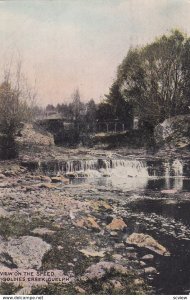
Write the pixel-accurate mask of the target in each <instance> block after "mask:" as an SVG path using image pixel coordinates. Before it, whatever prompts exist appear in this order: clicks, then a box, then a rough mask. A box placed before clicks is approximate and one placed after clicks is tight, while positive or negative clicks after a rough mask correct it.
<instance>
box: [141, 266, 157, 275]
mask: <svg viewBox="0 0 190 300" xmlns="http://www.w3.org/2000/svg"><path fill="white" fill-rule="evenodd" d="M144 272H145V274H157V270H156V269H155V268H153V267H148V268H145V269H144Z"/></svg>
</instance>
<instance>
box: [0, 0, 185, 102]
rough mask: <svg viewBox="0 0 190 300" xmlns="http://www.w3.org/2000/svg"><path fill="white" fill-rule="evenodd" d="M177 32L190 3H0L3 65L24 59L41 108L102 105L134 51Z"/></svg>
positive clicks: (175, 0)
mask: <svg viewBox="0 0 190 300" xmlns="http://www.w3.org/2000/svg"><path fill="white" fill-rule="evenodd" d="M172 28H179V29H181V30H183V31H185V32H186V33H187V34H189V35H190V0H20V1H19V0H12V1H11V0H6V1H2V0H0V66H1V68H2V66H3V64H4V63H5V62H7V61H8V60H10V59H11V57H14V59H15V60H16V59H17V57H18V56H21V58H22V61H23V69H24V72H25V74H26V76H27V78H28V80H29V82H30V83H31V84H33V83H34V81H35V80H36V85H37V90H38V98H39V101H40V103H41V104H43V105H44V104H47V103H52V104H56V103H58V102H65V101H68V99H69V98H70V95H71V94H72V92H73V90H74V89H76V88H79V90H80V93H81V96H82V99H83V100H85V101H87V100H89V99H90V98H94V100H95V101H97V102H98V101H100V99H101V98H102V97H103V96H104V94H105V93H107V92H108V90H109V86H110V85H111V83H112V82H113V80H114V78H115V75H116V69H117V66H118V65H119V64H120V63H121V61H122V59H123V58H124V56H125V55H126V54H127V51H128V49H129V47H130V46H135V45H142V44H145V43H147V42H149V41H152V40H153V39H154V37H155V36H158V35H160V34H162V33H167V32H169V31H170V30H171V29H172Z"/></svg>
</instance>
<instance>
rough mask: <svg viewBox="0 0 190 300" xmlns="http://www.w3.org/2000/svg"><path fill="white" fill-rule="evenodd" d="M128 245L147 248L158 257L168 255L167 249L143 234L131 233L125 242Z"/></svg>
mask: <svg viewBox="0 0 190 300" xmlns="http://www.w3.org/2000/svg"><path fill="white" fill-rule="evenodd" d="M126 242H127V244H129V245H136V246H138V247H140V248H147V249H149V250H151V251H153V252H155V253H157V254H160V255H169V252H168V251H167V249H166V248H165V247H164V246H162V245H160V244H159V243H158V242H157V241H156V240H155V239H154V238H153V237H151V236H150V235H148V234H143V233H135V232H134V233H132V234H131V235H130V236H129V237H128V238H127V240H126Z"/></svg>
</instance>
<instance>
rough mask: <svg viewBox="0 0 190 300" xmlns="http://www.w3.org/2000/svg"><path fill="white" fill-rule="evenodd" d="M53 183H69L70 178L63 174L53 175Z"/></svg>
mask: <svg viewBox="0 0 190 300" xmlns="http://www.w3.org/2000/svg"><path fill="white" fill-rule="evenodd" d="M51 181H52V182H53V183H69V179H68V178H65V177H63V176H57V177H51Z"/></svg>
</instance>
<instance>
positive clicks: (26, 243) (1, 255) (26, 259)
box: [0, 236, 51, 269]
mask: <svg viewBox="0 0 190 300" xmlns="http://www.w3.org/2000/svg"><path fill="white" fill-rule="evenodd" d="M50 249H51V246H50V245H49V244H47V243H46V242H45V241H43V240H42V239H41V238H39V237H34V236H22V237H20V238H18V239H15V238H10V239H9V240H8V242H5V241H3V240H1V243H0V262H1V263H5V264H6V263H9V261H10V262H12V263H13V264H14V265H16V266H17V267H18V268H23V269H32V268H34V269H39V268H40V267H41V265H42V259H43V256H44V254H45V253H46V252H48V251H49V250H50ZM7 258H9V261H7Z"/></svg>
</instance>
